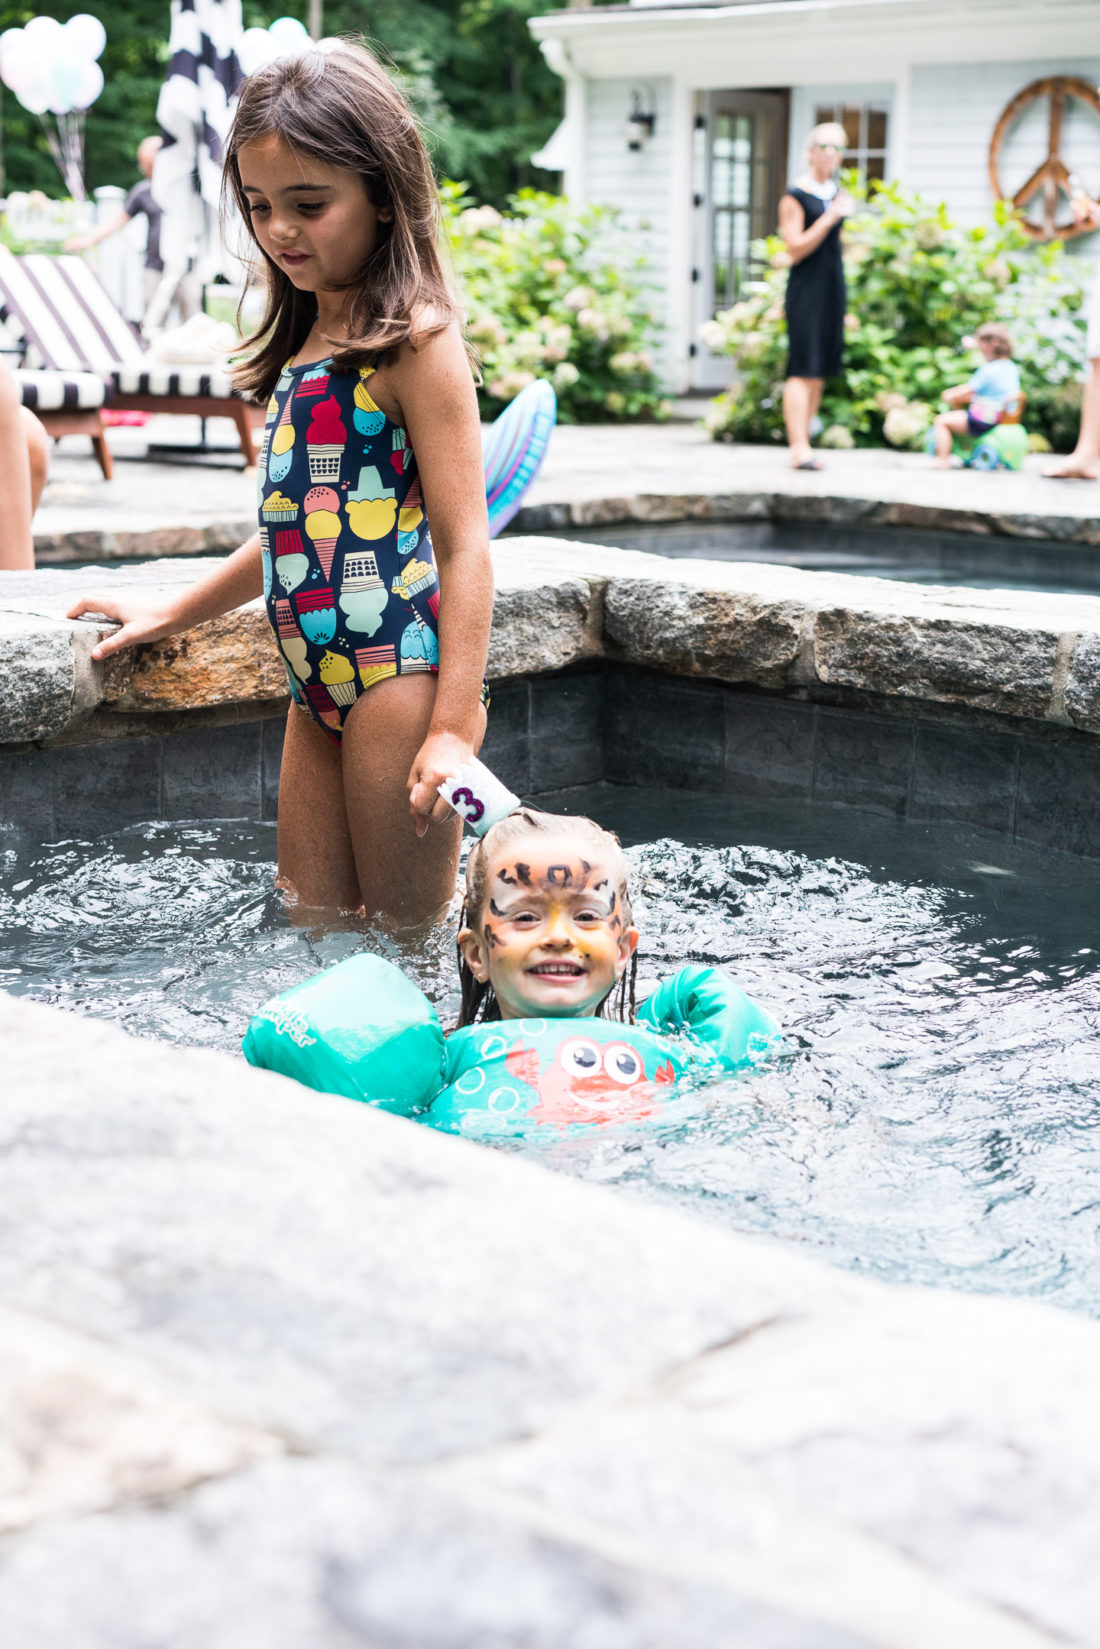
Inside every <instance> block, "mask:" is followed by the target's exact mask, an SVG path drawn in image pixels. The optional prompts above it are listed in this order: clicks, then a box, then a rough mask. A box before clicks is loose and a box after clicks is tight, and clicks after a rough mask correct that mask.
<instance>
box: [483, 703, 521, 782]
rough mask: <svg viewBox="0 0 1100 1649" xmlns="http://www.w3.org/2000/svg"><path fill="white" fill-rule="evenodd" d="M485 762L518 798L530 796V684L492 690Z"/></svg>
mask: <svg viewBox="0 0 1100 1649" xmlns="http://www.w3.org/2000/svg"><path fill="white" fill-rule="evenodd" d="M481 759H482V761H483V762H484V763H485V765H486V766H487V767H490V768H492V770H493V772H494V773H495V774H496V775H497V777H498V778H499V779H500V781H501V783H502V784H506V785H507V786H508V787H509V789H510V790H514V791H515V792H516V794H517V795H518V796H525V795H529V794H530V792H531V788H532V786H531V687H530V683H528V682H525V681H522V682H519V681H516V682H506V683H504V685H503V686H501V687H494V688H493V689H492V696H491V699H490V703H489V719H488V724H487V726H486V729H485V741H484V743H483V745H482V747H481Z"/></svg>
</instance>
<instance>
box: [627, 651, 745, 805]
mask: <svg viewBox="0 0 1100 1649" xmlns="http://www.w3.org/2000/svg"><path fill="white" fill-rule="evenodd" d="M724 698H725V693H724V690H723V689H722V688H721V687H719V686H718V685H717V684H716V683H710V682H695V681H679V680H677V679H676V678H675V677H672V676H634V675H629V674H625V673H624V674H622V675H612V676H609V677H608V678H607V701H606V708H605V712H604V716H605V720H604V771H605V775H606V777H607V778H608V779H610V780H611V781H612V782H613V783H615V784H648V785H662V784H667V785H673V786H675V787H676V788H677V789H685V790H721V788H722V783H723V778H724V771H723V758H724V755H725V746H726V722H725V714H726V712H725V703H724Z"/></svg>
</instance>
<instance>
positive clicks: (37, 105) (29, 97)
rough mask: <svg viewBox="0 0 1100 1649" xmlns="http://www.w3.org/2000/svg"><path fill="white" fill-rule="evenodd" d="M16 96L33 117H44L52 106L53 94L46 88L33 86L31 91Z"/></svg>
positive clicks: (18, 93)
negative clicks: (51, 97) (51, 98)
mask: <svg viewBox="0 0 1100 1649" xmlns="http://www.w3.org/2000/svg"><path fill="white" fill-rule="evenodd" d="M15 95H16V97H17V98H18V99H19V101H20V103H22V105H23V107H24V109H26V110H28V112H29V113H30V114H32V115H44V114H45V113H46V110H47V109H48V108H49V106H50V96H51V94H50V93H49V92H48V91H46V89H45V87H44V86H32V87H31V88H30V90H29V91H25V92H16V94H15Z"/></svg>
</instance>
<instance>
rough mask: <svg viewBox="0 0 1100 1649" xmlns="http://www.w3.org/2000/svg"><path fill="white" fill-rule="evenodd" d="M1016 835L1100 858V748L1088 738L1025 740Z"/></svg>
mask: <svg viewBox="0 0 1100 1649" xmlns="http://www.w3.org/2000/svg"><path fill="white" fill-rule="evenodd" d="M1016 835H1017V838H1018V839H1019V840H1020V841H1022V842H1036V843H1038V844H1039V845H1040V846H1041V847H1053V848H1058V849H1059V850H1060V851H1061V852H1063V853H1083V854H1086V855H1088V856H1089V857H1090V858H1097V857H1100V747H1097V745H1096V744H1095V742H1093V741H1090V740H1088V739H1086V738H1084V737H1081V738H1079V739H1076V740H1067V742H1065V743H1062V742H1060V741H1056V740H1053V739H1052V740H1050V741H1049V742H1048V741H1047V740H1045V739H1043V740H1040V739H1021V741H1020V780H1019V790H1018V794H1017V800H1016Z"/></svg>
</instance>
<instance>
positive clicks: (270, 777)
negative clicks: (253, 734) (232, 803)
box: [260, 716, 286, 819]
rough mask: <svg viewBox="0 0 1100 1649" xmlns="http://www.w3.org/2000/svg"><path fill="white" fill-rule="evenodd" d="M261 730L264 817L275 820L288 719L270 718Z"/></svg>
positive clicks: (264, 722) (280, 717)
mask: <svg viewBox="0 0 1100 1649" xmlns="http://www.w3.org/2000/svg"><path fill="white" fill-rule="evenodd" d="M260 728H261V733H260V741H261V742H260V749H261V770H260V783H261V788H262V792H263V813H262V817H263V818H264V819H275V818H277V817H278V814H279V770H280V768H281V767H282V761H283V739H284V737H285V735H286V717H285V716H268V717H266V718H265V720H264V721H262V722H261V723H260Z"/></svg>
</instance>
